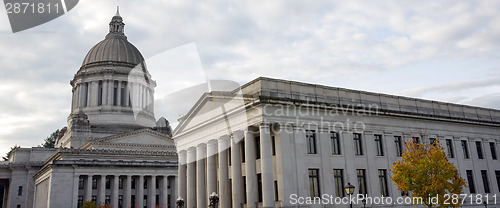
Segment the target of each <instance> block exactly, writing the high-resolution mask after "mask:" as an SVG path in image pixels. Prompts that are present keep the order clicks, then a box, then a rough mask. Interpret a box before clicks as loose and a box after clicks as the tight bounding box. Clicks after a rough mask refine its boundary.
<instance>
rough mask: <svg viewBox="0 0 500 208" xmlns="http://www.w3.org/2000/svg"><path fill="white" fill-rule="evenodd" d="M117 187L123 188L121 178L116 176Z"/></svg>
mask: <svg viewBox="0 0 500 208" xmlns="http://www.w3.org/2000/svg"><path fill="white" fill-rule="evenodd" d="M118 189H123V178H118Z"/></svg>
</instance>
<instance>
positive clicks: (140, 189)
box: [135, 175, 144, 207]
mask: <svg viewBox="0 0 500 208" xmlns="http://www.w3.org/2000/svg"><path fill="white" fill-rule="evenodd" d="M135 189H136V190H137V194H136V195H135V205H136V206H137V207H144V176H143V175H139V182H138V184H137V185H136V186H135Z"/></svg>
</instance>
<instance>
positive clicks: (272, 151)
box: [271, 136, 276, 156]
mask: <svg viewBox="0 0 500 208" xmlns="http://www.w3.org/2000/svg"><path fill="white" fill-rule="evenodd" d="M271 153H272V154H273V156H275V155H276V140H275V138H274V136H271Z"/></svg>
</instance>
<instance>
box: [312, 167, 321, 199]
mask: <svg viewBox="0 0 500 208" xmlns="http://www.w3.org/2000/svg"><path fill="white" fill-rule="evenodd" d="M309 192H310V196H311V198H312V197H319V195H320V193H319V169H309Z"/></svg>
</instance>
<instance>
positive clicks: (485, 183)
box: [481, 170, 490, 193]
mask: <svg viewBox="0 0 500 208" xmlns="http://www.w3.org/2000/svg"><path fill="white" fill-rule="evenodd" d="M481 178H483V187H484V193H490V182H489V181H488V171H486V170H481Z"/></svg>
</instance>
